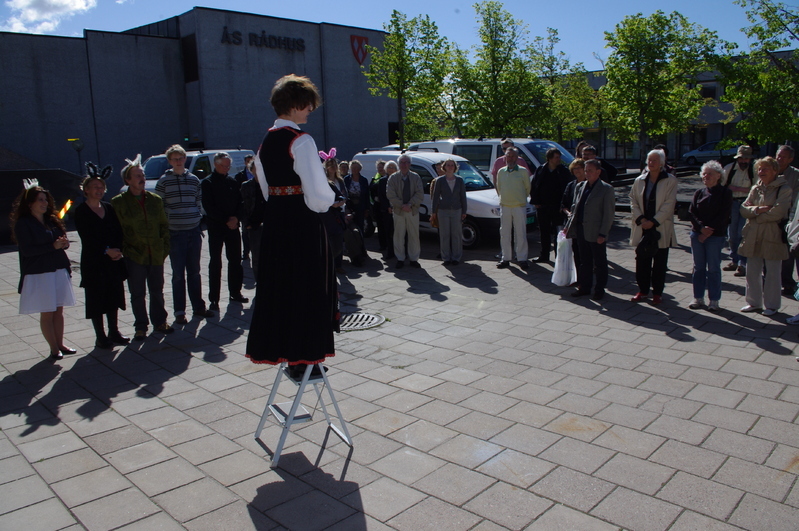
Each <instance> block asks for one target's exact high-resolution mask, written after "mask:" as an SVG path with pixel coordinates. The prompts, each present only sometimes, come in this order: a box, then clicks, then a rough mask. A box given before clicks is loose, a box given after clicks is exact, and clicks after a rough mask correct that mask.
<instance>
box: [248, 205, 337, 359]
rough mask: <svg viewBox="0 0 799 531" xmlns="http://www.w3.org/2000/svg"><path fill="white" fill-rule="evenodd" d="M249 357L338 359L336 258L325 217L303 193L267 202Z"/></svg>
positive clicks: (251, 324) (250, 333) (249, 339)
mask: <svg viewBox="0 0 799 531" xmlns="http://www.w3.org/2000/svg"><path fill="white" fill-rule="evenodd" d="M265 210H266V212H265V217H264V225H263V227H264V230H263V236H262V238H261V255H260V258H259V265H258V276H257V286H256V291H255V302H254V307H253V315H252V322H251V323H250V332H249V336H248V338H247V357H248V358H250V359H251V360H252V361H253V362H255V363H272V364H277V363H282V362H288V363H289V365H296V364H299V363H306V364H314V363H319V362H321V361H324V359H325V358H328V357H330V356H334V355H335V348H334V341H333V333H334V332H338V330H339V311H338V290H337V285H336V278H335V271H334V267H333V254H332V252H331V250H330V245H329V243H328V238H327V233H326V231H325V227H324V223H323V221H322V218H321V216H320V215H319V214H317V213H316V212H313V211H312V210H310V209H308V207H306V206H305V202H304V200H303V196H302V195H290V196H271V197H270V198H269V200H268V201H267V204H266V209H265Z"/></svg>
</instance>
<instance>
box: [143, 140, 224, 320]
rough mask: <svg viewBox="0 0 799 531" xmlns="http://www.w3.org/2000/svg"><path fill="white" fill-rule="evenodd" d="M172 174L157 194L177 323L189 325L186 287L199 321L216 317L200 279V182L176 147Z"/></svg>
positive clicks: (168, 154)
mask: <svg viewBox="0 0 799 531" xmlns="http://www.w3.org/2000/svg"><path fill="white" fill-rule="evenodd" d="M166 158H167V161H169V164H170V166H172V169H171V170H167V171H166V173H165V174H164V175H162V176H161V178H160V179H158V184H156V185H155V193H157V194H158V195H160V196H161V198H162V199H163V200H164V210H166V215H167V219H168V220H169V237H170V241H171V242H172V244H171V246H170V250H169V261H170V263H171V264H172V299H173V301H172V302H173V305H174V307H175V322H176V323H178V324H186V323H187V322H188V319H186V286H187V284H188V289H189V299H190V300H191V306H192V310H193V312H194V315H195V316H196V317H200V318H202V317H213V316H214V313H213V312H212V311H210V310H208V309H207V308H206V306H205V301H204V300H203V296H202V280H201V278H200V253H201V251H202V238H203V234H202V229H201V227H200V222H201V221H202V217H203V216H202V211H201V210H200V208H201V206H202V192H201V190H200V179H198V178H197V176H196V175H194V174H193V173H191V172H190V171H189V170H187V169H186V166H185V165H186V150H184V149H183V147H182V146H180V145H178V144H175V145H174V146H172V147H170V148H169V149H167V151H166Z"/></svg>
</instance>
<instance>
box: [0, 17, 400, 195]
mask: <svg viewBox="0 0 799 531" xmlns="http://www.w3.org/2000/svg"><path fill="white" fill-rule="evenodd" d="M236 32H238V34H236ZM251 34H252V35H251ZM350 35H359V36H364V37H366V38H368V40H369V44H371V45H375V46H379V45H380V44H382V40H383V35H384V34H383V32H381V31H375V30H367V29H362V28H355V27H346V26H336V25H330V24H315V23H309V22H303V21H297V20H287V19H280V18H274V17H267V16H262V15H253V14H246V13H238V12H233V11H224V10H216V9H207V8H194V9H192V10H191V11H188V12H186V13H184V14H182V15H179V16H177V17H172V18H170V19H167V20H165V21H161V22H155V23H153V24H150V25H147V26H142V27H140V28H134V29H132V30H129V31H127V32H123V33H112V32H98V31H89V30H87V31H85V33H84V38H66V37H52V36H38V35H28V34H14V33H0V64H2V65H3V74H2V75H0V147H2V148H5V149H7V150H10V151H13V152H16V153H18V154H19V155H22V156H23V157H26V158H28V159H31V160H32V161H35V162H36V163H38V164H41V165H42V166H45V167H52V168H58V167H60V168H65V169H68V170H71V171H76V172H80V173H83V169H81V168H79V166H78V156H77V154H76V152H75V151H74V150H73V148H72V146H71V144H70V143H68V142H67V138H81V139H82V140H83V142H84V144H85V149H84V150H83V152H82V154H81V156H82V160H83V161H84V162H85V161H86V160H91V161H93V162H96V163H99V164H102V165H105V164H112V165H113V166H114V168H115V171H114V177H113V179H114V180H113V181H111V182H109V192H110V193H116V191H117V190H118V189H119V187H120V186H121V179H120V178H119V177H118V175H119V172H118V170H119V169H121V167H122V166H123V164H124V158H126V157H128V158H131V157H134V156H135V155H136V153H141V154H142V156H143V157H144V158H146V157H148V156H150V155H154V154H158V153H163V152H164V150H165V149H166V147H168V146H169V145H171V144H173V143H181V144H184V145H185V146H186V147H189V146H191V145H192V144H193V145H200V146H203V147H205V148H209V149H211V148H235V147H238V146H241V147H243V148H249V149H257V147H258V145H259V144H260V142H261V140H262V139H263V136H264V134H265V132H266V130H267V129H268V128H269V127H271V125H272V124H273V122H274V120H275V118H276V116H275V113H274V111H273V109H272V107H271V105H270V104H269V96H270V92H271V89H272V86H273V85H274V83H275V81H276V80H277V79H278V78H280V77H281V76H283V75H286V74H289V73H295V74H298V75H307V76H309V77H310V78H311V79H312V80H313V82H314V83H315V84H316V85H317V86H318V87H319V89H320V91H321V93H322V98H323V101H324V103H323V105H322V107H321V108H320V109H319V110H317V111H316V112H314V113H313V114H312V115H311V116H310V119H309V123H308V124H306V125H303V126H302V127H303V129H304V130H306V131H308V132H309V133H311V134H312V135H313V136H314V138H315V140H316V142H317V144H318V146H319V148H320V149H325V150H327V149H329V148H330V147H333V146H335V147H336V148H337V150H338V152H339V156H340V157H342V158H351V157H352V155H353V154H354V153H355V152H356V151H358V150H360V149H362V148H363V147H365V146H381V145H385V144H387V143H388V141H389V135H388V123H389V122H396V121H397V119H396V104H395V102H394V101H393V100H390V99H388V98H375V97H373V96H372V95H371V94H370V93H369V91H368V88H367V84H366V80H365V77H364V76H363V74H362V73H361V71H360V65H359V64H358V62H357V60H356V59H355V56H354V55H353V52H352V48H351V45H350ZM276 39H277V40H276ZM367 61H368V59H367ZM186 137H188V138H189V141H188V142H184V138H186Z"/></svg>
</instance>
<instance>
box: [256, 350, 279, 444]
mask: <svg viewBox="0 0 799 531" xmlns="http://www.w3.org/2000/svg"><path fill="white" fill-rule="evenodd" d="M285 366H286V364H285V363H281V364H280V365H278V368H277V376H275V383H273V384H272V391H271V392H270V393H269V398H268V399H267V400H266V406H265V407H264V413H263V415H261V421H260V422H259V423H258V429H257V430H255V438H256V439H257V438H258V437H260V436H261V431H262V430H263V429H264V424H265V423H266V419H267V418H269V413H270V410H269V406H271V405H272V404H273V403H274V402H275V395H277V388H278V386H279V385H280V379H281V378H282V377H283V367H285Z"/></svg>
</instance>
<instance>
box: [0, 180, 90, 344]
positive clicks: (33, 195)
mask: <svg viewBox="0 0 799 531" xmlns="http://www.w3.org/2000/svg"><path fill="white" fill-rule="evenodd" d="M26 184H27V185H28V186H27V189H26V190H25V191H24V192H22V194H20V196H19V197H18V198H17V200H16V201H15V203H14V207H13V210H12V212H11V229H12V233H13V235H14V239H15V241H16V243H17V245H18V247H19V262H20V272H21V276H20V280H19V293H20V300H19V313H20V314H32V313H39V314H41V320H40V325H41V328H42V335H43V336H44V338H45V340H47V344H48V345H49V346H50V359H51V360H60V359H62V358H63V357H64V354H74V353H75V352H76V350H75V349H73V348H69V347H67V346H65V345H64V313H63V308H64V306H74V305H75V293H74V292H73V291H72V282H71V280H70V267H69V258H67V253H66V251H65V250H66V249H68V248H69V240H67V235H66V230H65V227H64V224H63V223H62V222H61V220H60V219H58V216H57V215H56V212H55V205H54V202H53V196H52V195H51V194H50V192H48V191H47V190H45V189H44V188H42V187H41V186H38V183H37V182H35V181H33V182H27V183H26Z"/></svg>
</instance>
